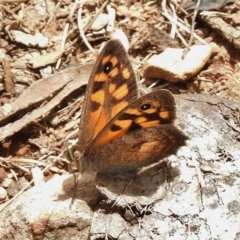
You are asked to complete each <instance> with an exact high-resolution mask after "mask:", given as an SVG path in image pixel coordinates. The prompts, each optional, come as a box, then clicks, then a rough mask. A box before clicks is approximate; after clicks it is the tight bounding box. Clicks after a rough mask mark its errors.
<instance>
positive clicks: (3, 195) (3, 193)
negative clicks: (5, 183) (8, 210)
mask: <svg viewBox="0 0 240 240" xmlns="http://www.w3.org/2000/svg"><path fill="white" fill-rule="evenodd" d="M6 196H7V191H6V190H5V189H4V188H3V187H0V200H4V199H5V198H6Z"/></svg>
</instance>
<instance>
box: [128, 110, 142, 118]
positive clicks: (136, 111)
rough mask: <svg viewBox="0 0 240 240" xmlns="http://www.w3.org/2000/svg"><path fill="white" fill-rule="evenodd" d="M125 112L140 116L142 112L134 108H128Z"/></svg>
mask: <svg viewBox="0 0 240 240" xmlns="http://www.w3.org/2000/svg"><path fill="white" fill-rule="evenodd" d="M126 113H128V114H132V115H136V116H141V115H142V113H141V112H140V111H139V110H138V109H136V108H130V109H128V110H127V111H126Z"/></svg>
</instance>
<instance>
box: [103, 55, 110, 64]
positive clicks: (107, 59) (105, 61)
mask: <svg viewBox="0 0 240 240" xmlns="http://www.w3.org/2000/svg"><path fill="white" fill-rule="evenodd" d="M111 57H112V55H107V56H106V57H104V58H103V59H102V65H104V64H106V63H107V62H109V61H110V59H111Z"/></svg>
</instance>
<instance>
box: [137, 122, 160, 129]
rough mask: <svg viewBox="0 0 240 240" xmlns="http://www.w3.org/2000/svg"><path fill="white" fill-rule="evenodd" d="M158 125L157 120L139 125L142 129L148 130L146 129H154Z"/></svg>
mask: <svg viewBox="0 0 240 240" xmlns="http://www.w3.org/2000/svg"><path fill="white" fill-rule="evenodd" d="M159 124H160V121H159V120H155V121H148V122H144V123H140V125H141V127H142V128H148V127H154V126H157V125H159Z"/></svg>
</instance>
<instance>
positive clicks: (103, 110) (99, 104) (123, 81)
mask: <svg viewBox="0 0 240 240" xmlns="http://www.w3.org/2000/svg"><path fill="white" fill-rule="evenodd" d="M137 97H138V86H137V82H136V77H135V74H134V71H133V68H132V65H131V62H130V60H129V57H128V55H127V53H126V51H125V49H124V47H123V46H122V44H121V43H120V41H118V40H115V39H113V40H110V41H109V42H108V43H107V44H106V45H105V47H104V49H103V50H102V52H101V54H100V56H99V57H98V60H97V62H96V64H95V66H94V68H93V71H92V73H91V76H90V79H89V83H88V86H87V90H86V96H85V103H84V106H83V112H82V117H81V122H80V125H79V146H80V148H82V149H84V148H85V147H87V146H88V145H89V144H90V143H91V141H92V140H93V139H94V138H95V137H96V136H97V135H98V133H99V132H101V131H102V129H104V128H106V126H107V125H108V122H109V121H110V120H111V119H112V118H114V116H116V115H117V114H118V113H119V112H120V111H122V110H123V109H124V108H125V107H126V106H128V105H129V104H130V103H131V102H133V101H134V100H135V99H137Z"/></svg>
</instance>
